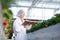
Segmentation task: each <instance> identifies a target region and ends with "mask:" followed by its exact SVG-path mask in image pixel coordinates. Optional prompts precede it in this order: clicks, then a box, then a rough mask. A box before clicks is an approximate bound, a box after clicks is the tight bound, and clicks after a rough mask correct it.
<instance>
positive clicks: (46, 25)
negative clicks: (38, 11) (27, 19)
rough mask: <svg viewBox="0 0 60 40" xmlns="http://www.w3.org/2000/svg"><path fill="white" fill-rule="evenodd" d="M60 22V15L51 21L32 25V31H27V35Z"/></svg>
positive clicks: (56, 15)
mask: <svg viewBox="0 0 60 40" xmlns="http://www.w3.org/2000/svg"><path fill="white" fill-rule="evenodd" d="M59 22H60V14H55V15H54V16H53V17H52V18H51V19H48V20H44V21H43V22H40V23H37V24H35V25H32V27H31V29H30V30H27V33H30V32H34V31H36V30H39V29H42V28H46V27H49V26H50V25H53V24H56V23H59Z"/></svg>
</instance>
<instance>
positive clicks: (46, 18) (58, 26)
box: [0, 0, 60, 40]
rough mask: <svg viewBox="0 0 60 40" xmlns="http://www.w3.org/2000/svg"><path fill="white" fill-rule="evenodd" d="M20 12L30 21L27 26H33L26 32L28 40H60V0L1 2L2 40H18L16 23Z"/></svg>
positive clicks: (0, 35)
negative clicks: (15, 30)
mask: <svg viewBox="0 0 60 40" xmlns="http://www.w3.org/2000/svg"><path fill="white" fill-rule="evenodd" d="M19 10H23V11H20V12H22V13H23V12H25V16H24V20H25V21H26V20H28V21H29V22H27V23H25V25H27V24H29V25H30V24H31V27H30V29H28V30H26V34H27V37H28V38H27V39H28V40H60V34H59V33H60V31H59V30H60V0H0V40H16V39H15V34H14V22H15V20H17V18H18V17H20V16H17V14H18V13H19ZM19 15H20V14H19ZM17 23H18V22H17ZM16 25H18V24H16ZM22 25H23V24H22ZM25 25H23V26H25ZM17 28H18V27H17ZM39 35H40V36H39ZM17 40H18V37H17ZM25 40H26V39H25Z"/></svg>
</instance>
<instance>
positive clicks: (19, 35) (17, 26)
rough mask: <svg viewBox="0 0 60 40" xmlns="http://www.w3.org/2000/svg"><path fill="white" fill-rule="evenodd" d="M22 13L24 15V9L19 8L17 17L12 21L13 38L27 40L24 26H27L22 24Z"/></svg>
mask: <svg viewBox="0 0 60 40" xmlns="http://www.w3.org/2000/svg"><path fill="white" fill-rule="evenodd" d="M24 15H25V13H24V11H23V10H19V12H18V14H17V18H16V20H15V21H14V23H13V30H14V34H15V40H27V35H26V26H28V24H27V25H22V24H23V23H24Z"/></svg>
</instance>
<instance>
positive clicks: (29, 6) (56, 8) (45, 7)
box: [11, 5, 60, 9]
mask: <svg viewBox="0 0 60 40" xmlns="http://www.w3.org/2000/svg"><path fill="white" fill-rule="evenodd" d="M11 7H26V8H30V6H19V5H11ZM32 8H38V9H39V8H40V9H60V8H49V7H32Z"/></svg>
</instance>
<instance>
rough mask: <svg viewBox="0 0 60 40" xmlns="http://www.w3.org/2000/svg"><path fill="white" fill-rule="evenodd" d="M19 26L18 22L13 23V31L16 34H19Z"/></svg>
mask: <svg viewBox="0 0 60 40" xmlns="http://www.w3.org/2000/svg"><path fill="white" fill-rule="evenodd" d="M21 26H22V25H21V24H20V23H19V22H18V21H15V23H14V29H15V31H16V32H18V33H19V32H21Z"/></svg>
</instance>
